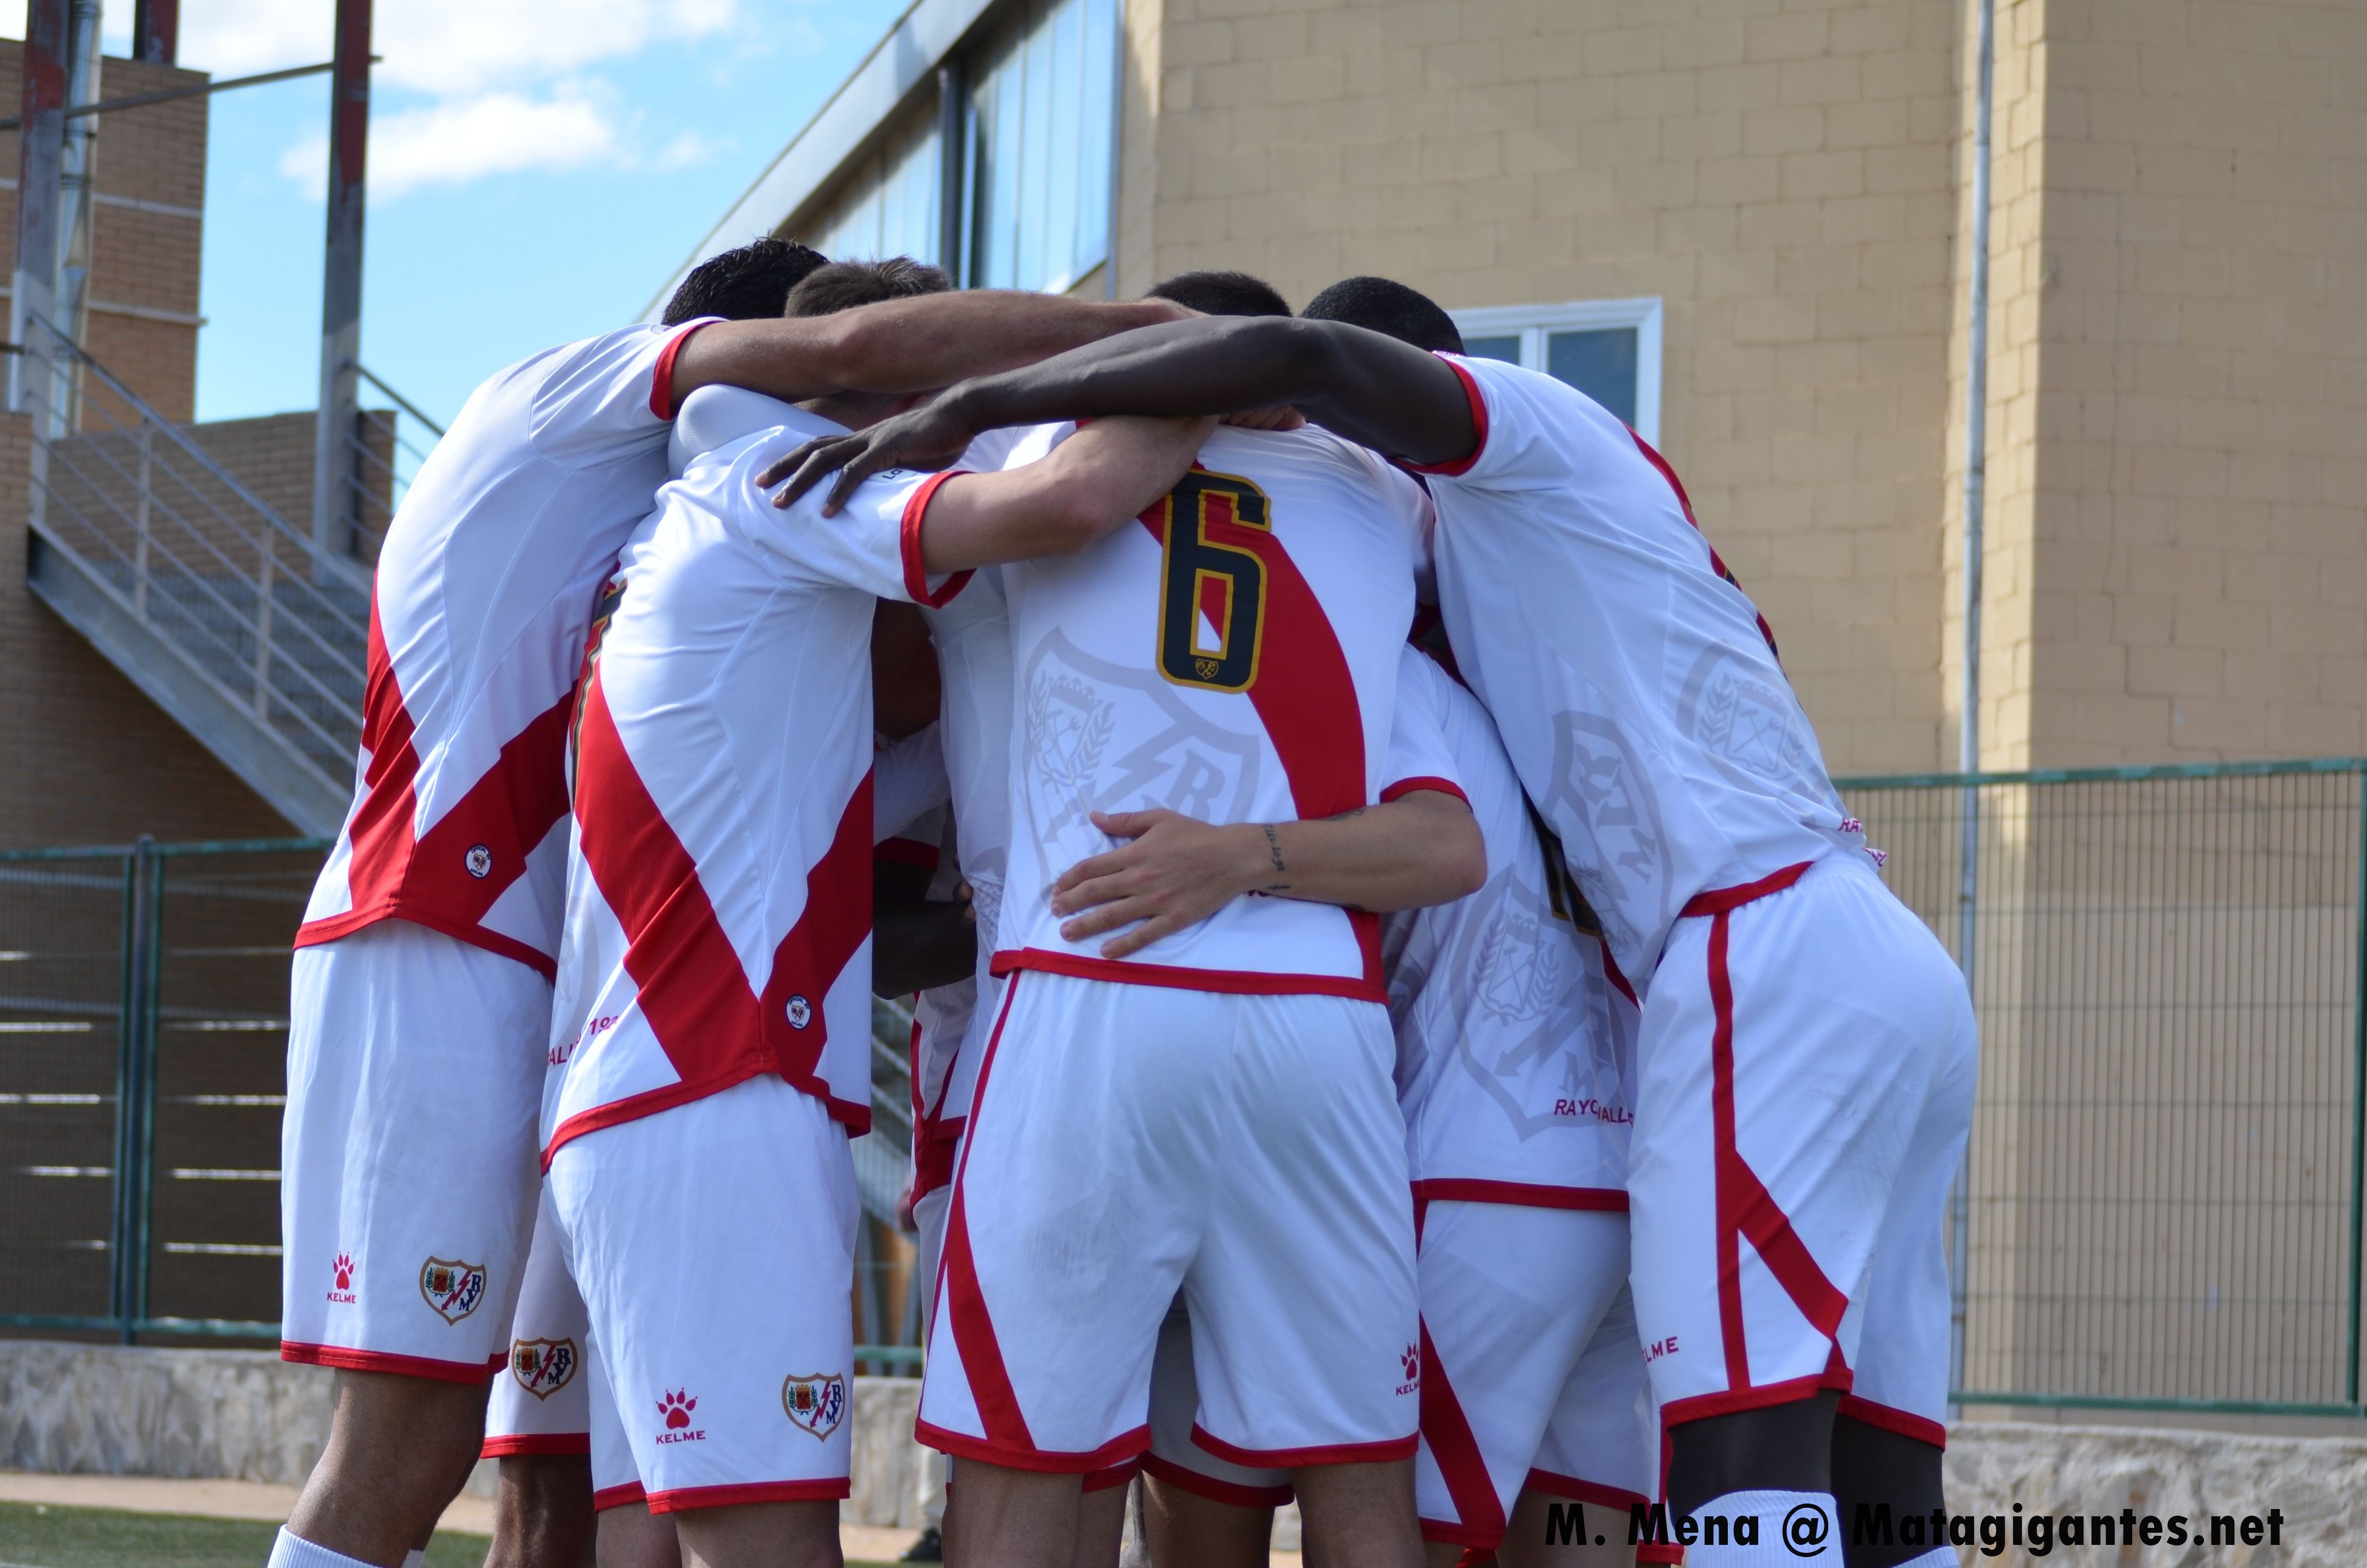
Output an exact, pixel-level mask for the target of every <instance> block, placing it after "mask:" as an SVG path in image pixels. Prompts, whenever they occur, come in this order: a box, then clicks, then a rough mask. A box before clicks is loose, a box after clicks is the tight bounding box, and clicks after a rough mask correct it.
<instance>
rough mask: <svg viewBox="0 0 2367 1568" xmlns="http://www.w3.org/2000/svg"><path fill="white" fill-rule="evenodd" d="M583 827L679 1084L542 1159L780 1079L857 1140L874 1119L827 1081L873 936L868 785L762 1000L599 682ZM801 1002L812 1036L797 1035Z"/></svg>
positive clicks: (644, 1003) (554, 1141) (564, 1134)
mask: <svg viewBox="0 0 2367 1568" xmlns="http://www.w3.org/2000/svg"><path fill="white" fill-rule="evenodd" d="M579 744H580V749H579V750H578V753H577V756H576V808H575V809H576V818H577V822H578V824H579V825H580V828H581V831H582V835H583V859H584V863H585V864H586V865H587V866H589V867H590V868H591V871H592V880H593V881H594V882H595V883H596V884H597V885H598V886H599V889H600V895H601V897H602V898H604V899H606V901H607V903H608V907H609V909H610V910H611V911H612V912H613V913H614V914H615V915H616V917H617V924H618V925H619V926H622V927H623V928H624V932H625V939H626V942H627V944H628V945H627V948H626V950H625V972H626V973H628V974H629V975H631V976H632V977H633V983H634V985H635V987H636V988H637V991H638V995H637V998H636V1000H637V1004H638V1006H640V1010H641V1014H642V1016H643V1017H646V1018H647V1019H648V1020H649V1024H650V1030H651V1033H652V1034H653V1035H655V1036H656V1038H657V1041H658V1044H659V1046H660V1047H661V1048H662V1049H663V1051H665V1053H666V1060H667V1061H668V1062H671V1063H672V1064H673V1066H674V1072H675V1073H676V1074H679V1075H680V1077H681V1080H682V1081H681V1082H680V1083H678V1084H674V1085H668V1086H666V1087H665V1088H663V1089H655V1090H651V1091H650V1092H648V1093H646V1094H640V1095H633V1096H628V1097H627V1098H625V1099H622V1100H617V1101H615V1102H613V1103H611V1104H608V1105H605V1106H601V1107H598V1108H595V1109H593V1110H589V1111H585V1112H583V1113H582V1114H581V1115H578V1116H573V1117H570V1118H569V1119H567V1120H566V1121H565V1122H563V1123H561V1125H560V1127H559V1129H558V1130H557V1131H556V1132H554V1133H553V1134H552V1137H551V1140H550V1144H549V1148H547V1149H545V1150H544V1152H543V1159H544V1161H545V1163H546V1165H547V1164H548V1162H549V1158H550V1154H551V1153H552V1152H553V1151H555V1150H557V1149H558V1147H559V1146H560V1145H561V1143H564V1142H567V1141H568V1140H569V1139H570V1138H573V1137H577V1136H579V1135H581V1134H583V1133H585V1132H589V1131H593V1130H594V1129H595V1128H599V1127H606V1126H611V1125H613V1124H615V1123H617V1122H619V1121H627V1120H630V1119H633V1118H634V1117H637V1116H647V1115H649V1114H650V1113H651V1112H652V1111H657V1110H663V1109H664V1108H666V1107H668V1106H674V1105H681V1104H683V1103H685V1102H686V1101H689V1100H694V1099H697V1098H699V1097H701V1096H706V1095H711V1094H714V1093H716V1092H717V1091H719V1090H721V1089H726V1088H729V1087H730V1086H731V1085H733V1084H737V1083H740V1082H742V1081H744V1080H746V1079H749V1078H753V1077H755V1076H757V1075H758V1074H764V1073H777V1074H780V1075H781V1076H782V1077H783V1078H785V1079H787V1081H788V1082H789V1083H790V1084H792V1085H795V1086H797V1087H798V1088H800V1089H803V1090H805V1091H806V1092H807V1093H808V1094H810V1095H814V1096H818V1097H820V1098H821V1099H822V1100H823V1102H824V1103H825V1104H828V1105H829V1106H830V1109H831V1114H832V1116H834V1117H836V1118H837V1119H839V1120H841V1121H844V1122H846V1123H848V1124H849V1125H851V1126H853V1127H854V1128H855V1131H858V1132H859V1131H866V1130H867V1129H868V1128H869V1126H870V1108H869V1107H868V1106H867V1105H855V1104H852V1103H849V1102H844V1101H835V1100H832V1099H831V1097H830V1085H828V1084H827V1083H825V1082H824V1081H823V1080H822V1079H821V1076H820V1075H819V1074H818V1072H817V1071H816V1069H817V1067H818V1065H819V1063H820V1062H821V1053H822V1048H823V1046H824V1045H825V1044H826V1043H827V1042H828V1040H829V1035H830V1029H829V1024H828V1021H827V1018H826V1017H825V1012H824V1008H823V1006H822V1003H823V998H824V997H825V996H827V995H828V994H829V992H830V987H831V985H832V983H833V982H835V981H836V980H837V978H838V975H839V972H840V971H842V970H844V969H845V967H846V965H847V962H848V960H851V959H852V958H853V957H854V956H855V952H856V950H857V949H860V948H861V947H862V945H863V939H864V937H866V936H867V935H869V933H870V930H871V776H870V775H869V774H868V773H866V774H865V775H864V777H863V780H862V782H861V783H860V784H858V785H857V786H856V787H855V793H854V795H853V797H852V798H851V799H849V800H848V801H847V803H846V809H845V811H844V812H843V813H842V814H841V816H840V818H839V824H838V830H837V832H836V834H835V835H833V837H832V842H831V846H830V848H829V849H828V850H827V851H826V852H825V853H824V854H823V856H822V858H821V860H820V861H818V862H817V863H816V864H815V865H814V867H813V869H811V870H810V871H808V872H807V873H806V903H805V909H804V911H803V912H802V913H801V914H800V915H798V922H797V924H796V925H795V926H792V927H791V928H790V930H789V933H788V935H787V936H786V937H782V938H781V944H780V946H779V947H778V948H777V949H775V951H774V954H773V966H772V973H771V975H770V977H769V978H768V979H767V980H766V982H765V984H764V995H763V997H762V998H761V999H760V998H759V997H758V996H757V995H756V994H755V993H754V992H753V991H752V990H750V989H749V985H748V976H747V972H746V971H745V970H744V969H742V967H741V963H740V955H739V953H738V952H737V951H736V950H735V949H733V948H732V946H731V941H730V937H727V936H725V935H724V931H723V926H722V924H721V923H720V922H719V920H718V919H717V918H716V915H715V906H714V905H713V904H712V903H709V902H708V896H707V890H706V888H705V887H704V886H703V885H702V884H701V883H700V881H699V878H698V866H697V862H696V861H695V860H694V859H692V858H691V855H690V852H689V851H688V850H687V849H685V848H684V847H683V846H682V841H681V840H680V839H679V838H677V837H676V836H675V835H674V829H673V828H672V827H670V826H669V825H667V823H666V820H665V816H664V814H663V812H661V811H660V810H659V809H658V804H657V801H655V800H654V799H652V798H651V795H650V792H649V789H648V786H646V785H645V784H643V783H642V781H641V777H640V772H639V770H637V769H636V768H635V767H633V760H632V757H631V756H629V754H628V753H627V751H626V749H625V744H624V738H623V736H621V735H620V734H618V733H617V723H616V719H615V717H614V715H612V714H611V713H610V712H609V710H608V701H607V697H606V693H605V691H604V690H603V688H602V685H601V682H600V679H599V676H597V675H596V674H595V676H593V679H592V682H591V684H590V685H589V686H588V687H586V688H585V691H584V696H583V723H582V730H581V741H580V743H579ZM793 996H801V997H803V998H804V999H805V1002H806V1006H805V1008H804V1009H803V1010H802V1011H803V1013H804V1016H805V1018H806V1022H805V1024H804V1026H803V1027H801V1028H800V1027H797V1026H794V1025H792V1024H791V1023H790V1021H789V1017H788V1013H789V998H791V997H793Z"/></svg>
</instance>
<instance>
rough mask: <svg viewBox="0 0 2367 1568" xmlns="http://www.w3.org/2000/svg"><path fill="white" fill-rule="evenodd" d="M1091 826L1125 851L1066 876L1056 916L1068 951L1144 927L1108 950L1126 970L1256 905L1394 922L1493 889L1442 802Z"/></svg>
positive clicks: (1478, 853)
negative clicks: (1224, 821) (1266, 902)
mask: <svg viewBox="0 0 2367 1568" xmlns="http://www.w3.org/2000/svg"><path fill="white" fill-rule="evenodd" d="M1093 825H1094V826H1096V827H1098V828H1100V829H1101V830H1102V831H1103V832H1104V833H1106V834H1108V835H1111V836H1112V837H1114V838H1123V839H1126V840H1127V843H1125V844H1123V845H1121V846H1118V847H1117V848H1116V849H1113V850H1110V851H1108V852H1107V853H1105V854H1102V855H1095V856H1092V857H1090V858H1086V859H1083V860H1080V861H1078V862H1077V863H1076V864H1075V865H1074V866H1071V867H1070V868H1069V869H1068V870H1067V871H1066V872H1065V873H1064V874H1063V875H1062V876H1061V877H1060V879H1059V881H1058V882H1056V883H1055V884H1054V885H1053V893H1052V912H1053V913H1054V914H1055V915H1060V916H1062V917H1063V922H1062V925H1061V926H1060V934H1061V936H1063V937H1067V938H1068V939H1069V940H1070V941H1072V942H1079V941H1084V940H1086V939H1088V938H1090V937H1098V936H1101V935H1102V934H1103V933H1104V932H1108V931H1115V930H1116V929H1118V928H1119V927H1120V926H1127V925H1132V924H1133V923H1134V922H1137V921H1139V922H1141V924H1140V925H1138V926H1135V928H1134V929H1133V930H1131V931H1127V932H1126V933H1125V934H1124V935H1122V936H1119V937H1113V938H1112V939H1111V940H1109V941H1108V942H1105V943H1104V944H1103V945H1102V956H1103V957H1104V958H1111V959H1121V958H1125V957H1126V956H1127V955H1128V954H1129V953H1133V952H1136V951H1138V950H1139V949H1143V948H1146V947H1148V946H1150V944H1151V943H1153V942H1155V941H1157V940H1159V939H1160V938H1161V937H1166V936H1171V935H1172V934H1173V933H1175V932H1177V931H1181V930H1183V929H1184V928H1185V927H1186V926H1193V925H1195V924H1197V923H1198V922H1200V921H1202V920H1205V919H1206V918H1207V917H1208V916H1209V915H1214V914H1215V913H1216V912H1217V910H1219V909H1221V908H1223V907H1224V906H1225V905H1226V904H1228V903H1231V902H1232V901H1233V900H1234V899H1236V898H1242V897H1246V896H1248V895H1250V894H1251V893H1264V894H1267V895H1268V896H1270V897H1274V898H1296V899H1303V900H1306V901H1307V902H1308V903H1336V904H1339V905H1342V907H1344V908H1349V909H1364V910H1371V911H1374V912H1376V913H1387V912H1388V911H1390V910H1396V909H1421V908H1426V907H1428V906H1429V905H1432V904H1434V903H1453V902H1455V900H1456V899H1459V898H1465V897H1467V896H1469V895H1470V894H1472V893H1474V892H1478V891H1479V888H1480V886H1481V885H1482V884H1483V883H1485V882H1486V881H1487V880H1488V849H1487V846H1486V844H1485V843H1484V842H1483V841H1482V840H1481V838H1480V835H1479V825H1478V822H1477V821H1476V820H1474V819H1473V817H1472V815H1471V808H1470V806H1469V805H1468V804H1467V802H1466V801H1464V799H1463V797H1462V796H1461V795H1459V794H1454V793H1450V792H1448V791H1446V790H1410V791H1408V792H1407V793H1405V794H1403V795H1400V796H1399V797H1398V798H1397V799H1395V800H1392V801H1385V802H1384V803H1382V804H1380V805H1377V806H1368V807H1365V808H1362V809H1360V810H1357V811H1353V812H1344V813H1342V815H1339V816H1336V817H1327V818H1324V819H1322V820H1320V821H1316V822H1304V821H1301V822H1277V823H1239V824H1232V825H1229V826H1218V825H1217V824H1210V823H1205V822H1201V821H1199V820H1198V819H1196V818H1194V817H1187V816H1185V815H1183V813H1182V812H1171V811H1163V810H1162V811H1150V812H1094V813H1093Z"/></svg>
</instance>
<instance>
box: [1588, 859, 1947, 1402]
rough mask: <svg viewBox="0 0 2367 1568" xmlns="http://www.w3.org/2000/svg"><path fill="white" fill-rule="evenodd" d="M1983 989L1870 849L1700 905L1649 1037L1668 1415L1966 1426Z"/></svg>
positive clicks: (1640, 1107)
mask: <svg viewBox="0 0 2367 1568" xmlns="http://www.w3.org/2000/svg"><path fill="white" fill-rule="evenodd" d="M1975 1066H1976V1049H1975V1032H1974V1024H1973V1012H1972V1006H1971V1002H1970V1000H1969V998H1968V997H1967V996H1966V994H1965V983H1964V979H1963V977H1962V976H1961V975H1960V974H1959V973H1958V972H1957V970H1956V967H1955V964H1954V961H1953V960H1950V959H1949V957H1948V954H1947V952H1946V950H1945V949H1942V947H1941V946H1940V944H1939V942H1938V941H1937V940H1936V939H1935V938H1934V937H1932V936H1931V932H1930V931H1929V930H1927V929H1925V927H1924V926H1923V924H1922V922H1921V921H1920V920H1918V919H1917V918H1916V917H1915V916H1914V915H1912V914H1911V913H1909V912H1908V909H1907V907H1906V906H1905V905H1904V904H1902V903H1899V902H1898V901H1897V899H1896V898H1895V897H1893V896H1892V895H1891V892H1890V890H1889V889H1888V888H1886V887H1885V886H1884V885H1883V883H1882V881H1881V879H1880V878H1879V877H1878V876H1877V875H1876V874H1875V873H1874V869H1872V868H1871V867H1870V866H1867V865H1865V864H1864V863H1863V861H1861V860H1860V859H1859V858H1857V857H1856V856H1854V855H1847V854H1842V855H1835V856H1832V857H1830V858H1826V859H1823V860H1818V861H1816V862H1814V863H1813V864H1811V865H1809V866H1807V867H1806V868H1799V867H1795V868H1790V869H1786V870H1784V871H1780V872H1777V873H1775V874H1774V875H1773V876H1771V877H1769V878H1766V879H1764V880H1763V881H1760V882H1757V883H1753V884H1750V886H1747V887H1742V888H1736V889H1728V890H1723V891H1720V892H1709V893H1704V894H1701V895H1699V896H1697V897H1695V898H1694V899H1693V902H1692V903H1689V904H1688V905H1687V906H1686V911H1685V918H1682V919H1681V920H1679V921H1678V922H1677V925H1676V928H1675V930H1674V932H1673V934H1672V935H1671V936H1670V939H1669V944H1668V947H1667V949H1666V950H1665V951H1664V952H1663V954H1662V956H1661V959H1660V963H1659V968H1658V969H1657V970H1656V971H1654V973H1653V976H1652V983H1651V986H1650V989H1649V991H1648V993H1647V994H1646V996H1645V1000H1644V1014H1643V1024H1642V1033H1641V1036H1640V1039H1639V1040H1638V1043H1637V1070H1638V1075H1639V1078H1640V1083H1639V1085H1638V1087H1637V1099H1636V1126H1635V1139H1634V1143H1633V1164H1632V1166H1631V1172H1630V1176H1629V1178H1628V1199H1629V1205H1630V1214H1631V1217H1632V1219H1633V1221H1634V1237H1635V1261H1634V1276H1633V1278H1634V1286H1635V1294H1636V1316H1637V1325H1638V1329H1639V1332H1640V1333H1641V1335H1642V1337H1643V1342H1644V1355H1645V1360H1646V1365H1647V1367H1648V1369H1649V1371H1650V1374H1651V1380H1652V1391H1653V1393H1654V1395H1655V1396H1656V1398H1657V1399H1658V1402H1659V1405H1660V1410H1661V1416H1662V1420H1663V1422H1664V1424H1666V1425H1670V1426H1673V1425H1677V1424H1680V1423H1682V1422H1685V1421H1690V1420H1695V1419H1699V1418H1700V1417H1703V1416H1706V1415H1726V1414H1728V1413H1730V1412H1733V1411H1738V1410H1750V1409H1755V1408H1760V1407H1762V1406H1766V1405H1772V1404H1780V1403H1787V1402H1789V1401H1792V1400H1795V1399H1804V1398H1806V1397H1808V1396H1809V1395H1810V1394H1812V1393H1814V1392H1818V1391H1819V1390H1823V1389H1838V1390H1840V1391H1841V1392H1842V1393H1843V1395H1844V1396H1845V1397H1844V1401H1843V1405H1842V1408H1843V1411H1844V1413H1846V1414H1848V1415H1854V1416H1857V1417H1859V1418H1861V1419H1864V1420H1869V1421H1872V1422H1874V1424H1876V1425H1880V1426H1887V1427H1890V1428H1892V1429H1894V1430H1897V1431H1900V1432H1904V1433H1906V1434H1908V1435H1909V1436H1913V1437H1920V1438H1922V1439H1923V1440H1925V1441H1929V1442H1931V1443H1934V1444H1938V1443H1942V1442H1943V1441H1944V1439H1945V1436H1946V1434H1945V1429H1944V1427H1943V1426H1942V1419H1943V1417H1944V1415H1945V1405H1946V1400H1947V1392H1948V1389H1947V1382H1948V1377H1947V1374H1948V1278H1947V1269H1946V1257H1945V1255H1944V1251H1943V1245H1942V1237H1943V1225H1944V1221H1945V1212H1944V1211H1945V1207H1946V1202H1947V1193H1948V1184H1949V1181H1950V1179H1951V1178H1952V1177H1953V1176H1954V1174H1955V1170H1956V1165H1957V1162H1958V1160H1959V1158H1960V1157H1961V1156H1962V1154H1963V1152H1964V1147H1965V1137H1966V1136H1967V1134H1968V1132H1969V1131H1970V1128H1971V1124H1972V1109H1973V1078H1974V1072H1975Z"/></svg>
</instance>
